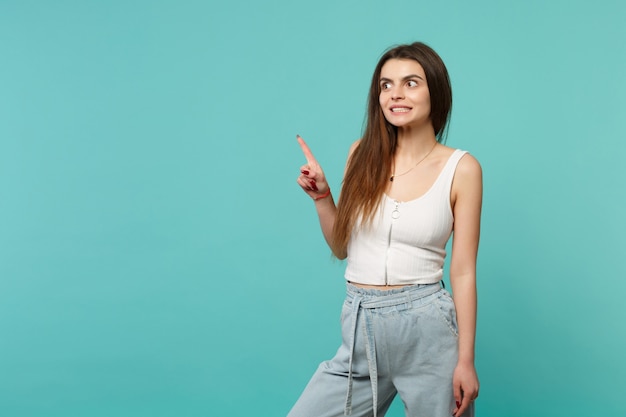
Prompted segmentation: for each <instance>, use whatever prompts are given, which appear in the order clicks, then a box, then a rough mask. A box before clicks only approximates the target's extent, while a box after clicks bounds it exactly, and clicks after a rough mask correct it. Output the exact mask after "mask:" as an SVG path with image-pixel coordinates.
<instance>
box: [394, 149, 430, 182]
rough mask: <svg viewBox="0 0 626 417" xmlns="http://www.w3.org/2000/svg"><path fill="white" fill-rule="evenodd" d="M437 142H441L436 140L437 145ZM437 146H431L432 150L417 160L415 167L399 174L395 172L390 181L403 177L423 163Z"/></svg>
mask: <svg viewBox="0 0 626 417" xmlns="http://www.w3.org/2000/svg"><path fill="white" fill-rule="evenodd" d="M437 143H439V142H436V141H435V146H437ZM435 146H433V147H432V148H430V151H428V153H427V154H426V156H424V157H423V158H422V159H420V160H419V161H417V164H415V165H413V167H411V168H410V169H409V170H408V171H406V172H403V173H402V174H398V175H396V174H393V175H392V176H391V177H389V181H391V182H393V179H394V178H395V177H401V176H403V175H405V174H408V173H409V172H411V171H413V170H414V169H415V167H416V166H418V165H419V164H421V163H422V161H424V159H426V158H428V155H430V154H431V152H432V151H433V150H435Z"/></svg>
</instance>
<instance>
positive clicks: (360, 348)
mask: <svg viewBox="0 0 626 417" xmlns="http://www.w3.org/2000/svg"><path fill="white" fill-rule="evenodd" d="M341 326H342V336H343V343H342V344H341V346H340V347H339V350H338V351H337V353H336V355H335V357H334V358H333V359H331V360H329V361H326V362H323V363H322V364H320V366H319V368H318V369H317V371H316V372H315V374H314V375H313V377H312V378H311V381H310V382H309V384H308V385H307V387H306V388H305V390H304V392H303V393H302V395H301V396H300V399H299V400H298V401H297V402H296V404H295V405H294V407H293V408H292V410H291V412H290V413H289V415H288V417H339V416H343V415H352V416H355V417H366V416H373V417H382V416H384V415H385V413H386V412H387V409H388V408H389V406H390V405H391V402H392V400H393V399H394V397H395V396H396V394H399V395H400V398H401V399H402V401H403V402H404V406H405V412H406V415H407V417H450V416H451V415H452V411H453V410H454V408H455V401H454V395H453V391H452V374H453V372H454V368H455V367H456V363H457V358H458V333H457V324H456V311H455V309H454V302H453V301H452V298H451V297H450V294H449V293H448V291H446V290H445V289H443V288H441V286H440V285H439V284H438V283H437V284H429V285H412V286H407V287H403V288H398V289H392V290H374V289H363V288H359V287H356V286H354V285H351V284H348V291H347V296H346V300H345V302H344V305H343V309H342V312H341ZM473 415H474V408H473V404H472V405H471V406H470V408H469V409H468V410H467V411H466V412H465V414H464V416H465V417H472V416H473Z"/></svg>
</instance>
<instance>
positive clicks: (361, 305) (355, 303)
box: [344, 283, 441, 417]
mask: <svg viewBox="0 0 626 417" xmlns="http://www.w3.org/2000/svg"><path fill="white" fill-rule="evenodd" d="M440 289H441V287H440V285H439V284H438V283H437V284H431V285H425V286H421V285H420V286H419V287H417V286H416V287H411V288H410V289H409V290H408V291H406V293H404V294H403V293H395V294H394V293H391V292H390V294H389V295H390V296H389V297H383V299H381V298H378V299H377V300H364V299H363V295H362V294H360V293H358V292H356V293H353V294H352V323H351V326H350V360H349V363H348V393H347V395H346V406H345V409H344V415H350V414H352V379H353V378H352V360H353V357H354V345H355V344H356V331H357V330H356V325H357V319H358V315H359V311H361V309H363V315H364V316H363V318H364V320H363V328H364V331H365V342H366V346H365V353H366V354H367V366H368V370H369V375H370V382H371V384H372V407H373V411H374V414H373V417H377V412H378V366H377V362H376V340H375V338H374V329H373V326H372V309H375V308H378V307H386V306H391V305H397V304H398V303H399V302H411V301H412V300H416V299H419V298H423V297H426V296H428V295H431V294H434V293H436V292H437V291H439V290H440ZM385 298H387V299H385Z"/></svg>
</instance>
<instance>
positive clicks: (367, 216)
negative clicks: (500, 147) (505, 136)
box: [332, 42, 452, 257]
mask: <svg viewBox="0 0 626 417" xmlns="http://www.w3.org/2000/svg"><path fill="white" fill-rule="evenodd" d="M390 59H411V60H414V61H417V62H418V63H419V64H420V65H421V66H422V68H423V69H424V73H425V75H426V82H427V83H428V89H429V91H430V109H431V110H430V121H431V123H432V125H433V128H434V130H435V135H436V137H437V141H438V142H440V143H441V142H443V141H444V140H445V135H446V130H447V126H448V121H449V118H450V110H451V108H452V88H451V86H450V77H449V76H448V70H447V69H446V66H445V65H444V63H443V61H442V60H441V58H440V57H439V55H437V53H436V52H435V51H434V50H433V49H432V48H430V47H429V46H428V45H425V44H423V43H421V42H415V43H412V44H409V45H399V46H396V47H393V48H391V49H389V50H387V51H386V52H385V53H384V54H383V56H382V57H381V58H380V60H379V61H378V64H377V65H376V69H375V70H374V75H373V76H372V83H371V85H370V90H369V95H368V101H367V119H366V124H365V131H364V133H363V137H362V138H361V141H360V143H359V145H358V146H357V147H356V149H355V150H354V152H353V153H352V156H351V157H350V160H349V161H348V165H347V169H346V175H345V177H344V179H343V186H342V188H341V198H340V199H339V203H338V206H337V217H336V219H335V224H334V227H333V239H332V242H333V252H334V253H335V254H337V255H338V256H340V257H343V256H341V255H345V253H346V249H347V246H348V241H349V240H350V235H351V233H352V229H353V228H354V226H355V223H356V220H357V219H358V218H359V217H361V218H362V219H363V221H364V222H365V223H368V222H371V220H372V217H373V216H374V212H375V211H376V209H377V207H378V204H380V200H381V198H382V195H383V193H384V191H385V187H386V186H387V184H388V182H389V175H391V163H392V159H393V155H394V152H395V150H396V143H397V131H398V130H397V128H396V127H395V126H394V125H392V124H391V123H389V122H388V121H387V119H385V116H384V115H383V111H382V109H381V107H380V104H379V102H378V99H379V95H380V72H381V70H382V67H383V65H384V64H385V63H386V62H387V61H389V60H390Z"/></svg>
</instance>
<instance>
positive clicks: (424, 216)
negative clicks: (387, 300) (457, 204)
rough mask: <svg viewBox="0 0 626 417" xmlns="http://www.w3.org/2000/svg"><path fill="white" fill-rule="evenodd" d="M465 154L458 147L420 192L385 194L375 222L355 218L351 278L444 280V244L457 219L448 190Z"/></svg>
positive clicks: (363, 281)
mask: <svg viewBox="0 0 626 417" xmlns="http://www.w3.org/2000/svg"><path fill="white" fill-rule="evenodd" d="M466 153H467V152H466V151H461V150H459V149H456V150H455V151H454V152H453V153H452V155H450V158H449V159H448V161H447V162H446V164H445V166H444V167H443V170H442V171H441V173H440V174H439V176H438V177H437V179H436V180H435V182H434V184H433V185H432V186H431V187H430V189H429V190H428V191H426V193H425V194H424V195H422V196H421V197H419V198H416V199H414V200H411V201H406V202H399V201H396V200H393V199H392V198H390V197H388V196H387V195H383V199H382V201H381V203H380V204H379V206H378V210H377V211H376V213H375V214H374V217H373V220H372V224H371V225H370V226H367V225H361V224H360V222H357V225H356V227H355V228H354V230H353V231H352V236H351V237H350V241H349V242H348V266H347V267H346V273H345V278H346V279H347V280H348V281H350V282H356V283H360V284H368V285H411V284H432V283H435V282H438V281H440V280H441V279H442V277H443V262H444V259H445V257H446V251H445V246H446V243H447V242H448V239H449V238H450V235H451V234H452V228H453V223H454V217H453V214H452V209H451V207H450V190H451V187H452V180H453V178H454V173H455V171H456V167H457V165H458V163H459V160H460V159H461V157H463V155H465V154H466Z"/></svg>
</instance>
